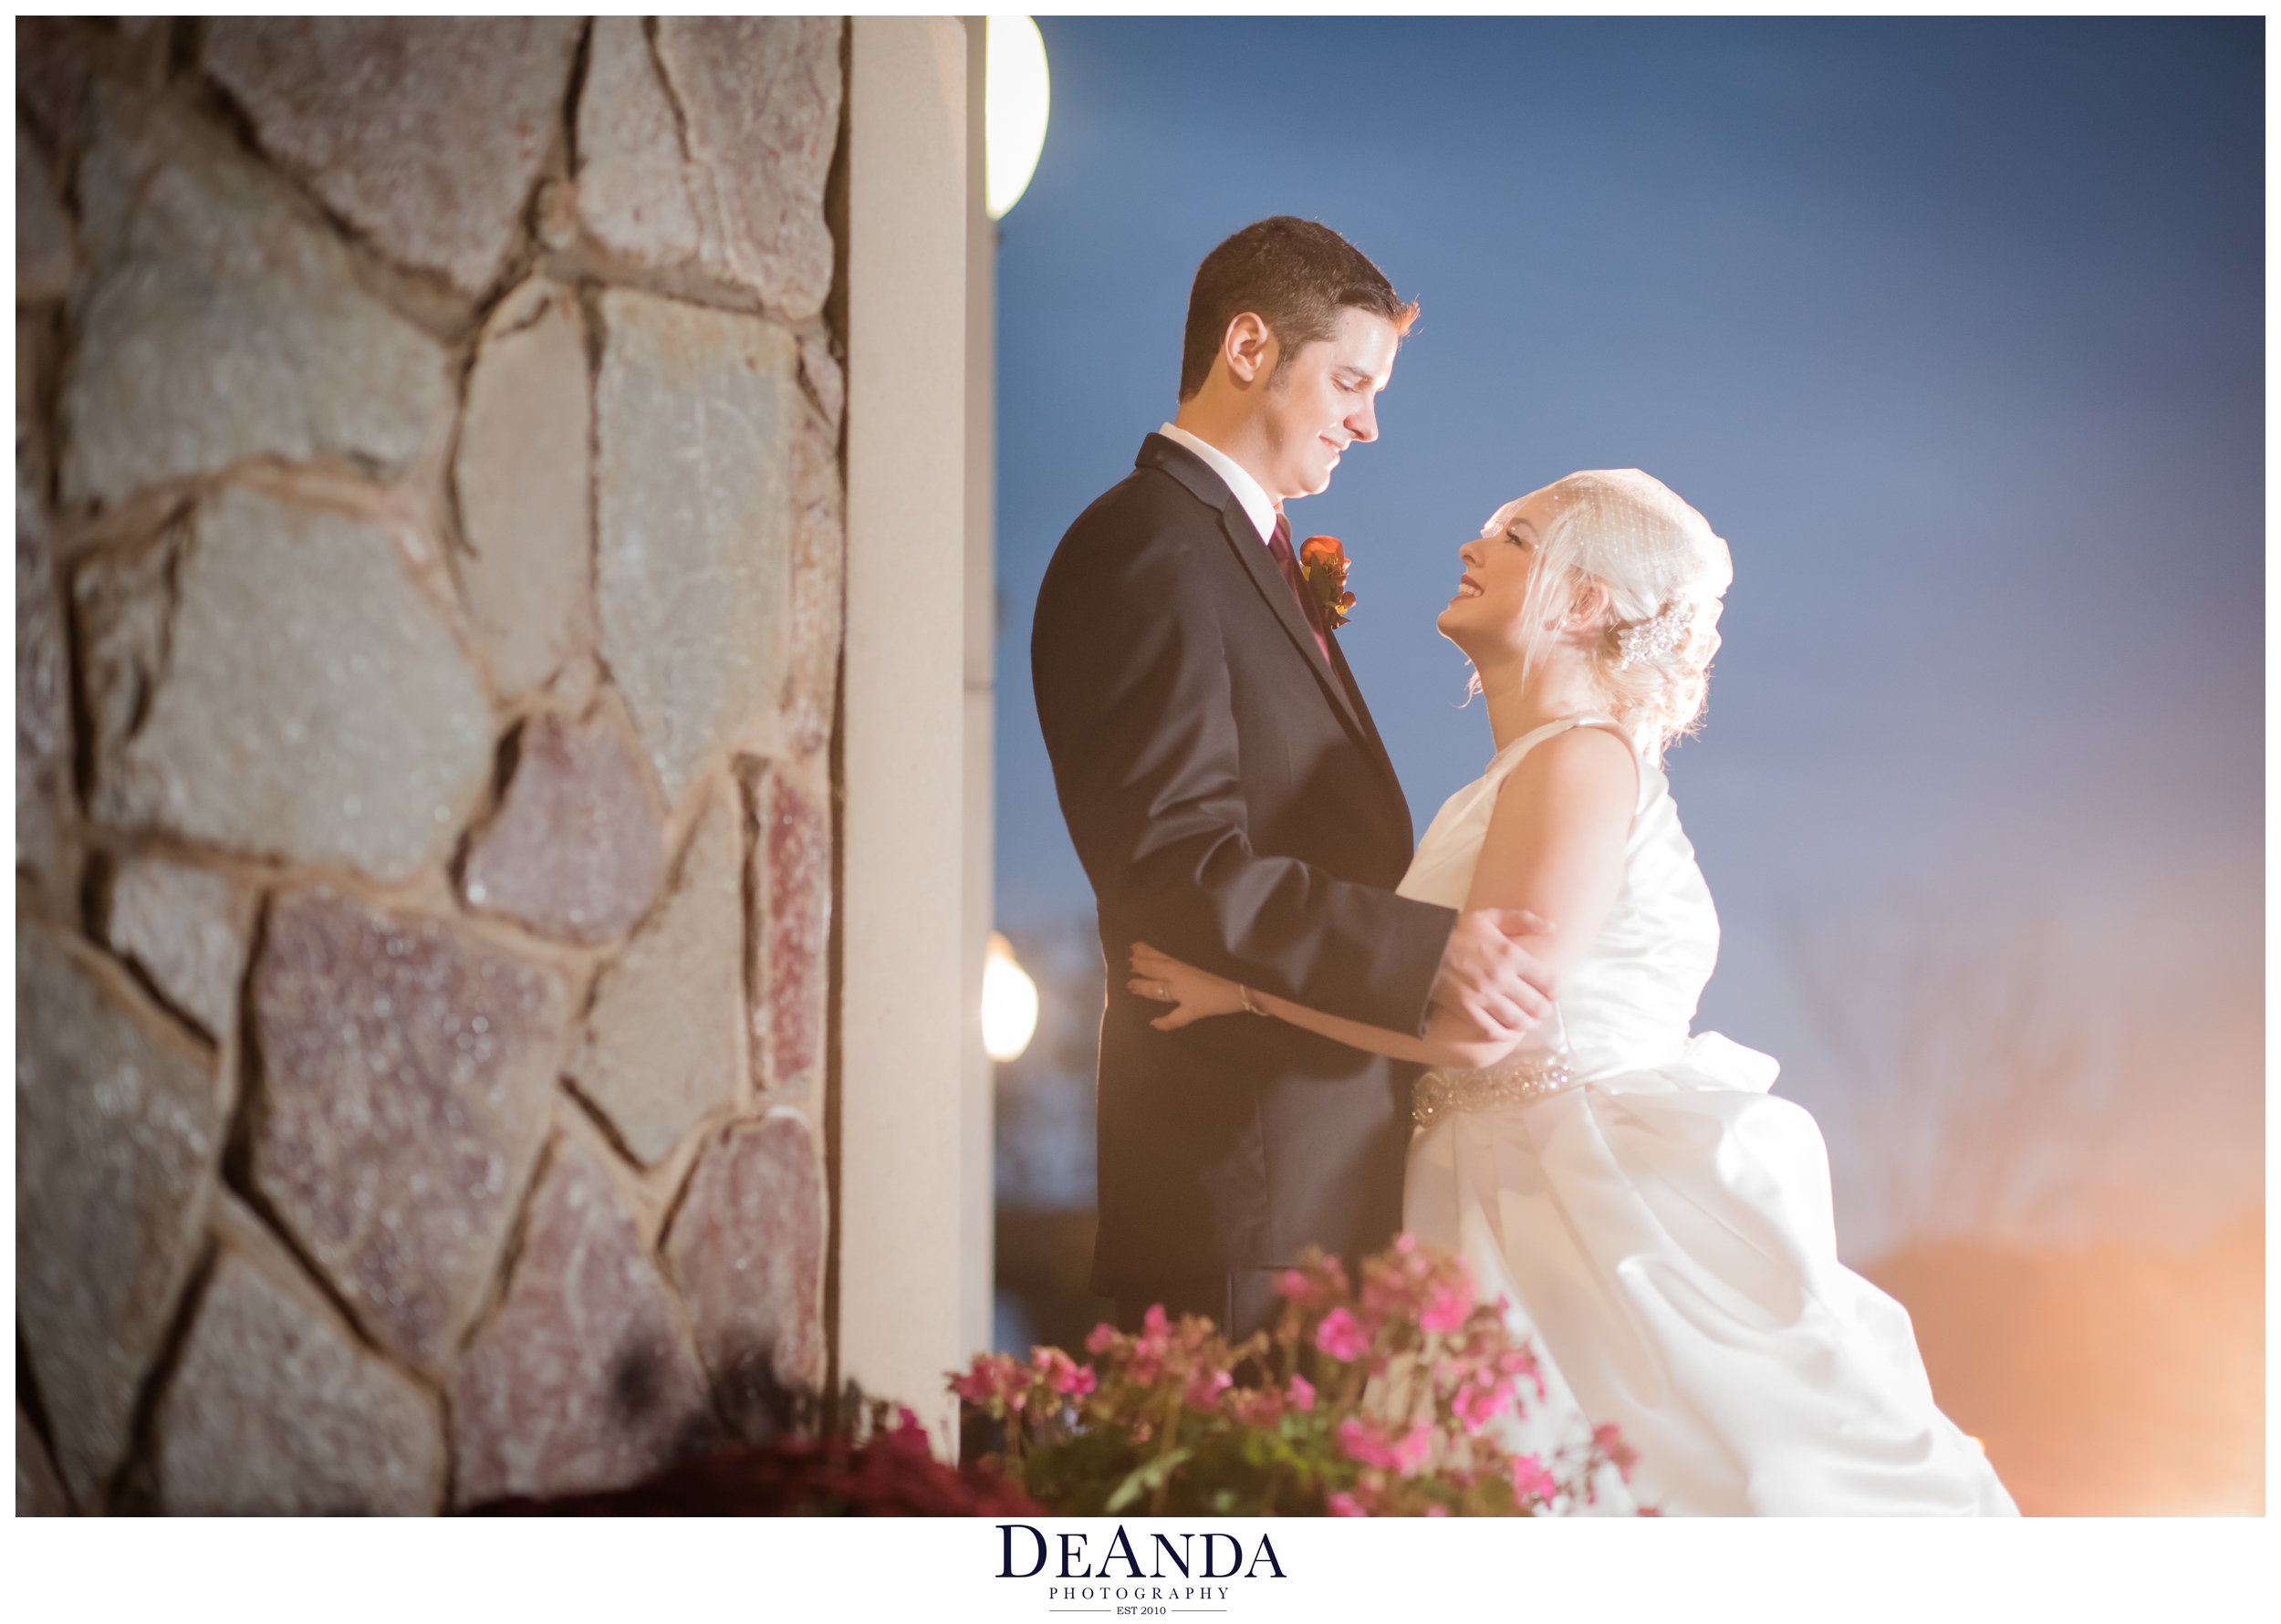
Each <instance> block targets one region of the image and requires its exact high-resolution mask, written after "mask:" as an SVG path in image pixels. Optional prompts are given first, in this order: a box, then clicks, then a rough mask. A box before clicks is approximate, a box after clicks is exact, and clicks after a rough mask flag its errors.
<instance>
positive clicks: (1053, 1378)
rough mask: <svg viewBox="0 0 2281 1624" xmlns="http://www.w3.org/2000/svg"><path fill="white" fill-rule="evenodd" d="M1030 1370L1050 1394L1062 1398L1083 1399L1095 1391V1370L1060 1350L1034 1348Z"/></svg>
mask: <svg viewBox="0 0 2281 1624" xmlns="http://www.w3.org/2000/svg"><path fill="white" fill-rule="evenodd" d="M1031 1351H1032V1355H1033V1357H1032V1359H1031V1361H1030V1368H1031V1369H1032V1370H1033V1371H1034V1372H1035V1373H1036V1378H1037V1379H1039V1380H1040V1381H1043V1382H1044V1383H1045V1384H1046V1390H1047V1391H1048V1392H1051V1393H1054V1394H1057V1396H1059V1397H1062V1398H1071V1397H1075V1398H1080V1399H1081V1398H1083V1397H1084V1396H1085V1395H1086V1394H1088V1393H1089V1392H1091V1391H1092V1390H1093V1369H1092V1367H1091V1366H1090V1365H1080V1364H1078V1362H1077V1361H1076V1360H1075V1359H1071V1358H1070V1357H1069V1356H1068V1354H1066V1353H1064V1352H1062V1351H1061V1349H1059V1348H1034V1349H1032V1350H1031Z"/></svg>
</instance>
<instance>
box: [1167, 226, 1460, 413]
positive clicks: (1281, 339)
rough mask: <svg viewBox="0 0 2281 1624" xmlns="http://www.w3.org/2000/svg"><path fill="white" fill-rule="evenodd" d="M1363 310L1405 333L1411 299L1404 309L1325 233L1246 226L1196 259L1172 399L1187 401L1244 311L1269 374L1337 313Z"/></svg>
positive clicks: (1318, 335) (1413, 309) (1340, 241)
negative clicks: (1261, 328)
mask: <svg viewBox="0 0 2281 1624" xmlns="http://www.w3.org/2000/svg"><path fill="white" fill-rule="evenodd" d="M1348 308H1352V309H1357V310H1368V311H1370V313H1371V314H1373V315H1376V316H1382V317H1384V318H1386V319H1387V320H1389V321H1390V322H1392V323H1393V324H1394V330H1395V331H1396V332H1397V333H1407V332H1409V331H1410V324H1411V322H1412V321H1413V320H1415V319H1416V318H1417V315H1418V305H1417V301H1416V300H1414V299H1411V300H1409V301H1406V302H1405V301H1404V300H1403V299H1402V297H1401V296H1400V295H1399V294H1397V293H1396V292H1395V291H1394V285H1393V284H1392V283H1391V282H1389V281H1388V280H1387V279H1386V277H1385V275H1384V273H1383V272H1381V271H1380V269H1379V268H1378V266H1376V265H1372V264H1371V263H1370V261H1369V260H1368V259H1366V258H1364V257H1363V255H1362V253H1361V251H1360V250H1359V249H1358V248H1357V247H1356V246H1355V245H1353V244H1352V243H1349V242H1348V241H1347V239H1346V238H1344V237H1342V236H1340V235H1339V234H1338V233H1337V232H1335V231H1333V230H1331V229H1330V227H1329V226H1328V225H1318V224H1316V223H1315V222H1314V221H1312V220H1301V219H1298V218H1297V217H1295V216H1293V215H1290V214H1276V215H1274V216H1272V217H1270V218H1268V219H1265V220H1261V221H1257V222H1255V223H1254V224H1250V225H1246V226H1245V228H1244V229H1243V230H1241V231H1239V232H1237V233H1236V234H1234V236H1232V237H1230V238H1228V240H1227V241H1226V242H1224V243H1222V244H1221V245H1219V246H1218V247H1217V248H1214V249H1213V251H1212V252H1211V253H1209V254H1207V255H1204V256H1203V264H1202V265H1198V266H1197V267H1196V280H1195V284H1194V286H1192V287H1191V288H1190V289H1189V291H1188V329H1187V332H1186V334H1185V335H1184V336H1183V338H1182V341H1181V354H1180V398H1181V399H1182V400H1183V401H1186V400H1191V399H1193V397H1194V395H1195V393H1196V391H1197V390H1200V389H1202V388H1203V380H1205V379H1206V378H1208V377H1210V376H1211V375H1212V358H1213V356H1215V355H1217V354H1219V352H1220V340H1221V339H1223V338H1225V337H1227V325H1228V323H1229V322H1231V321H1234V319H1235V318H1237V317H1238V316H1241V315H1243V314H1244V312H1245V311H1246V310H1248V311H1250V312H1251V313H1252V314H1253V315H1255V316H1256V317H1258V318H1259V319H1260V320H1262V321H1264V322H1265V323H1266V324H1267V330H1268V331H1269V332H1271V333H1273V334H1275V336H1276V345H1277V347H1278V350H1279V353H1278V356H1277V359H1276V370H1278V371H1279V370H1282V367H1283V363H1284V362H1286V361H1287V360H1289V359H1291V358H1292V357H1293V356H1295V355H1297V353H1298V352H1299V351H1300V350H1302V349H1306V348H1307V346H1308V345H1309V344H1314V343H1318V342H1319V341H1321V340H1322V339H1325V338H1329V337H1330V335H1331V332H1332V330H1333V329H1334V328H1336V327H1337V326H1338V312H1339V311H1340V310H1342V309H1348Z"/></svg>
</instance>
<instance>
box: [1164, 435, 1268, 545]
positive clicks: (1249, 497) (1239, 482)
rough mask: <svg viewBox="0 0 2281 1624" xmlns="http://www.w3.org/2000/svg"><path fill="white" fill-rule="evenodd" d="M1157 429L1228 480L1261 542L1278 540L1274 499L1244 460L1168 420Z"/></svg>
mask: <svg viewBox="0 0 2281 1624" xmlns="http://www.w3.org/2000/svg"><path fill="white" fill-rule="evenodd" d="M1157 432H1158V433H1160V434H1161V435H1163V436H1164V438H1165V439H1167V440H1170V441H1172V442H1174V443H1175V444H1179V445H1184V446H1186V447H1187V448H1188V449H1189V450H1190V451H1193V452H1194V453H1196V454H1197V455H1198V456H1200V457H1202V458H1203V465H1204V466H1205V467H1207V468H1209V469H1211V470H1212V472H1213V473H1214V474H1218V475H1219V476H1220V477H1221V478H1222V479H1224V480H1225V481H1226V482H1227V488H1228V489H1229V490H1231V491H1233V492H1234V493H1235V499H1236V500H1237V501H1238V502H1240V503H1242V504H1243V505H1244V511H1245V513H1246V514H1248V515H1250V516H1251V522H1252V527H1253V528H1254V529H1255V530H1257V531H1258V532H1259V539H1260V541H1261V542H1262V543H1263V544H1265V543H1267V542H1271V541H1273V540H1274V539H1275V535H1276V504H1275V498H1273V497H1272V496H1270V495H1268V494H1267V493H1266V492H1265V490H1263V489H1261V488H1260V484H1259V482H1258V481H1257V480H1255V479H1254V478H1253V477H1252V476H1251V475H1250V474H1246V473H1245V472H1244V465H1243V464H1242V463H1238V462H1237V461H1236V460H1235V459H1234V457H1231V456H1230V455H1228V454H1227V453H1225V452H1224V451H1222V450H1221V449H1220V448H1219V447H1218V446H1216V445H1213V444H1210V443H1208V442H1204V441H1202V440H1199V439H1197V438H1196V437H1195V436H1194V435H1193V434H1191V433H1190V432H1188V431H1187V430H1185V429H1181V428H1175V427H1173V426H1172V424H1171V423H1166V424H1165V425H1164V426H1163V427H1162V428H1161V429H1159V430H1158V431H1157Z"/></svg>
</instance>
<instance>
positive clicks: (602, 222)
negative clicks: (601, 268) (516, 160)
mask: <svg viewBox="0 0 2281 1624" xmlns="http://www.w3.org/2000/svg"><path fill="white" fill-rule="evenodd" d="M690 178H691V177H690V174H689V164H688V160H687V155H686V154H685V153H684V152H683V151H682V138H681V120H680V119H679V118H678V117H677V116H676V114H675V113H674V110H673V103H672V99H671V98H670V97H668V96H667V94H666V90H665V83H664V80H663V79H661V78H659V76H658V68H657V62H656V60H655V58H653V57H651V53H650V42H649V38H648V36H647V32H646V30H645V27H644V25H643V23H642V20H641V18H640V17H596V18H595V19H594V34H593V38H592V41H591V43H590V44H589V45H588V47H587V64H586V87H585V88H584V89H583V90H582V91H580V92H579V96H578V218H579V220H580V222H581V223H582V224H584V225H585V227H586V229H587V232H588V234H589V235H591V236H592V237H593V238H594V240H595V241H596V242H598V243H600V244H601V245H603V246H605V247H607V248H609V250H610V251H611V252H613V253H615V254H618V255H622V256H623V257H625V258H626V259H629V260H630V261H632V262H633V263H634V264H636V265H646V266H649V267H651V268H653V269H663V268H666V267H669V266H673V265H683V264H686V263H688V262H690V261H692V260H693V259H694V258H695V257H696V255H697V252H698V246H699V239H698V233H697V209H696V204H695V203H694V202H693V199H692V197H691V193H690V184H689V182H690Z"/></svg>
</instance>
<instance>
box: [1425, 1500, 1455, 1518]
mask: <svg viewBox="0 0 2281 1624" xmlns="http://www.w3.org/2000/svg"><path fill="white" fill-rule="evenodd" d="M1425 1514H1426V1515H1428V1516H1430V1517H1445V1516H1447V1515H1450V1508H1449V1507H1448V1506H1446V1505H1443V1504H1441V1503H1440V1502H1439V1501H1436V1502H1435V1503H1434V1504H1432V1505H1429V1506H1427V1507H1426V1508H1425Z"/></svg>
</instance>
